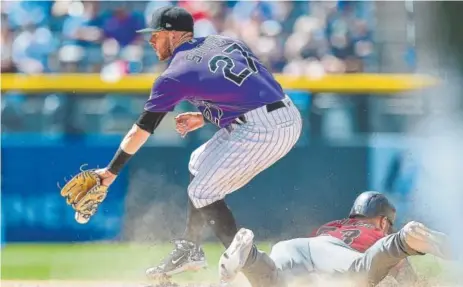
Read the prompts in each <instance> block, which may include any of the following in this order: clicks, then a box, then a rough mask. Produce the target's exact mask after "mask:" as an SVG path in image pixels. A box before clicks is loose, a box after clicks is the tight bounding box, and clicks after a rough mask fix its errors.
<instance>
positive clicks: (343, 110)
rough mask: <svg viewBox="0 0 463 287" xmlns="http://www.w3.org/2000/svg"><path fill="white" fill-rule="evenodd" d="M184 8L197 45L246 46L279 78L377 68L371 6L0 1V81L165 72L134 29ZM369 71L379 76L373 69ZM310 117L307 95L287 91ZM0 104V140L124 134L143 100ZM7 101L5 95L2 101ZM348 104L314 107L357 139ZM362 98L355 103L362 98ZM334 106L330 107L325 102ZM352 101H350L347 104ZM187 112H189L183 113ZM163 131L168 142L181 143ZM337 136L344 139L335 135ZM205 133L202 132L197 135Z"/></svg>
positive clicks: (103, 97)
mask: <svg viewBox="0 0 463 287" xmlns="http://www.w3.org/2000/svg"><path fill="white" fill-rule="evenodd" d="M166 5H179V6H182V7H184V8H185V9H187V10H189V11H190V12H191V13H192V15H193V17H194V19H195V36H196V37H204V36H207V35H210V34H223V35H229V36H232V37H237V38H240V39H242V40H243V41H245V42H246V43H247V44H248V45H249V46H250V47H251V49H252V50H253V51H254V52H255V53H256V54H257V55H258V56H259V57H260V59H261V60H262V61H263V62H264V64H265V65H266V66H267V67H268V68H269V69H270V70H271V71H273V72H277V73H287V74H306V75H311V76H317V75H321V74H323V73H325V72H328V73H347V72H362V71H366V72H369V71H372V69H373V70H374V67H375V58H376V57H375V49H374V38H373V32H374V27H375V23H374V11H373V9H374V2H368V1H355V2H354V1H331V2H328V1H197V0H195V1H158V0H156V1H75V0H73V1H70V0H68V1H66V0H59V1H3V2H2V5H1V9H2V10H1V21H2V23H1V24H2V25H1V28H2V33H1V37H2V39H1V43H2V62H1V63H2V73H7V72H10V73H72V72H77V73H90V72H94V73H100V74H101V76H102V78H106V77H116V78H117V77H119V76H122V75H124V74H127V73H131V74H135V73H153V72H161V71H162V70H163V69H164V68H165V65H166V63H160V62H159V61H158V59H157V57H156V55H155V53H154V52H153V51H152V48H151V47H150V46H149V45H148V42H147V39H144V38H143V37H144V36H142V35H140V34H137V33H136V32H135V31H136V30H137V29H140V28H143V27H145V25H146V23H149V21H150V19H151V15H152V13H153V11H154V10H156V9H158V8H159V7H163V6H166ZM372 67H373V68H372ZM287 93H288V95H290V96H291V97H292V98H293V100H294V101H295V103H297V104H298V107H299V108H300V109H301V111H302V112H303V113H304V114H305V116H307V117H308V115H307V114H308V113H310V106H311V101H312V100H311V98H310V97H309V91H287ZM4 95H5V97H2V103H1V107H2V109H1V111H2V135H4V136H5V135H9V134H11V133H17V132H21V133H22V132H26V133H30V132H32V133H36V132H38V133H39V134H40V135H41V136H44V135H56V134H76V133H77V134H83V133H87V134H107V133H125V132H126V131H127V128H128V127H130V125H131V124H132V123H133V120H134V119H136V117H137V116H138V114H139V112H140V109H141V107H142V106H143V102H144V101H146V95H139V96H134V95H123V94H120V93H115V94H102V93H100V94H95V95H87V96H86V97H69V96H67V95H65V94H60V93H46V94H43V96H37V95H32V96H29V95H24V94H22V93H21V92H20V91H8V92H6V93H4ZM6 95H8V96H6ZM345 98H346V97H342V99H341V98H339V99H334V98H333V97H324V98H323V100H324V101H323V103H322V102H320V101H316V102H315V103H314V106H315V104H316V103H318V104H317V106H320V108H319V109H320V110H329V111H330V113H326V116H325V114H323V118H324V119H325V120H323V121H322V123H319V124H316V121H314V123H313V126H314V130H315V129H316V127H317V126H321V127H320V128H319V129H321V130H326V131H327V132H328V131H329V132H330V133H340V134H341V135H343V136H344V135H347V136H349V135H352V134H353V130H354V127H355V126H356V125H355V124H354V123H353V122H355V119H354V118H355V117H354V114H355V113H356V112H355V111H353V110H352V106H359V105H353V104H352V103H351V102H350V101H349V100H348V99H345ZM356 99H357V98H356ZM326 101H328V102H326ZM346 101H347V102H346ZM185 109H188V107H185ZM165 122H166V129H161V130H165V131H166V132H165V133H159V132H158V133H157V134H166V135H168V134H169V132H168V131H170V132H171V133H173V135H172V136H171V138H170V139H169V140H173V139H178V138H179V137H178V136H176V135H175V131H174V130H173V129H172V128H171V127H170V126H169V122H168V121H165ZM337 131H339V132H337ZM202 133H206V134H205V136H204V137H205V138H207V137H208V136H209V135H208V134H207V133H208V131H207V129H202V130H201V132H200V134H201V135H202Z"/></svg>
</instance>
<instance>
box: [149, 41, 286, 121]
mask: <svg viewBox="0 0 463 287" xmlns="http://www.w3.org/2000/svg"><path fill="white" fill-rule="evenodd" d="M283 98H284V92H283V89H282V88H281V86H280V84H279V83H278V82H277V81H276V80H275V79H274V78H273V76H272V74H271V73H270V72H269V71H268V70H267V69H266V68H265V67H264V66H263V65H262V64H261V63H260V62H259V60H258V59H257V57H256V56H255V55H254V54H253V53H252V52H251V51H250V49H249V48H248V47H247V46H246V45H245V44H243V43H242V42H241V41H238V40H235V39H232V38H229V37H224V36H218V35H214V36H208V37H205V38H194V39H192V40H191V41H189V42H186V43H184V44H182V45H180V46H179V47H178V48H177V49H175V51H174V53H173V56H172V58H171V61H170V64H169V66H168V68H167V69H166V70H165V71H164V72H163V73H162V74H161V75H160V76H159V77H158V78H157V79H156V82H155V83H154V85H153V87H152V89H151V95H150V98H149V99H148V101H147V102H146V104H145V110H147V111H151V112H169V111H172V110H173V109H174V108H175V105H176V104H178V103H179V102H181V101H183V100H187V101H189V102H190V103H192V104H193V105H195V106H196V107H198V109H199V110H200V111H201V113H202V114H203V115H204V117H205V118H206V119H207V120H208V121H210V122H212V123H213V124H215V125H217V126H218V127H226V126H227V125H229V124H230V123H231V122H232V121H233V120H234V119H236V118H237V117H239V116H241V115H243V114H245V113H246V112H248V111H251V110H254V109H256V108H259V107H261V106H264V105H266V104H270V103H273V102H277V101H279V100H282V99H283Z"/></svg>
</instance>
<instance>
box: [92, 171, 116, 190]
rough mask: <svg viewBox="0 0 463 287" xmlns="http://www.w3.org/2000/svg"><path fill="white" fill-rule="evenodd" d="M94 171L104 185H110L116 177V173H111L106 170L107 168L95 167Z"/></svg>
mask: <svg viewBox="0 0 463 287" xmlns="http://www.w3.org/2000/svg"><path fill="white" fill-rule="evenodd" d="M95 173H96V174H98V175H99V176H100V178H101V184H102V185H104V186H110V185H111V184H112V183H113V182H114V180H115V179H116V177H117V175H115V174H112V173H111V172H110V171H109V170H108V168H100V169H97V170H95Z"/></svg>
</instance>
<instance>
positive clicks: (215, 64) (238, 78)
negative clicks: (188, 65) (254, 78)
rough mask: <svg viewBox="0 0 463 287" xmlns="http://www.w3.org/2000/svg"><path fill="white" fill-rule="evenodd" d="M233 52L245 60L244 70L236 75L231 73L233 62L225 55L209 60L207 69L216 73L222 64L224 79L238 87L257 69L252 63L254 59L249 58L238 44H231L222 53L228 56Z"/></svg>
mask: <svg viewBox="0 0 463 287" xmlns="http://www.w3.org/2000/svg"><path fill="white" fill-rule="evenodd" d="M235 51H237V52H239V53H240V54H241V56H243V57H244V58H245V59H246V64H247V67H246V68H244V69H243V70H242V71H241V72H240V73H239V74H236V73H235V72H233V71H232V69H233V68H234V67H235V62H234V61H233V59H232V58H230V57H228V56H226V55H216V56H214V57H212V58H211V59H210V60H209V69H210V70H211V72H213V73H216V72H217V71H218V69H219V65H220V63H223V65H221V68H222V73H223V76H224V77H225V79H227V80H229V81H232V82H233V83H235V84H236V85H238V86H241V84H243V82H244V80H246V79H247V78H248V77H249V76H250V75H252V74H255V73H257V67H256V63H255V62H254V59H253V58H251V57H250V55H249V53H248V52H247V51H246V50H245V49H243V47H241V46H240V45H239V44H238V43H233V44H231V45H230V46H228V47H227V48H225V49H224V50H223V53H225V54H228V55H230V54H231V53H233V52H235Z"/></svg>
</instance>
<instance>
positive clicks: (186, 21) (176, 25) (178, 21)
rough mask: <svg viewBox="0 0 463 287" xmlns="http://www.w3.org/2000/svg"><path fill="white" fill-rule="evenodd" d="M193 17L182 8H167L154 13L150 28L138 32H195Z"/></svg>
mask: <svg viewBox="0 0 463 287" xmlns="http://www.w3.org/2000/svg"><path fill="white" fill-rule="evenodd" d="M193 26H194V21H193V16H191V14H190V13H189V12H188V11H187V10H185V9H183V8H180V7H177V6H167V7H162V8H159V9H157V10H156V11H154V13H153V16H152V18H151V23H150V24H149V27H148V28H145V29H141V30H138V31H137V33H152V32H158V31H184V32H193Z"/></svg>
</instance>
